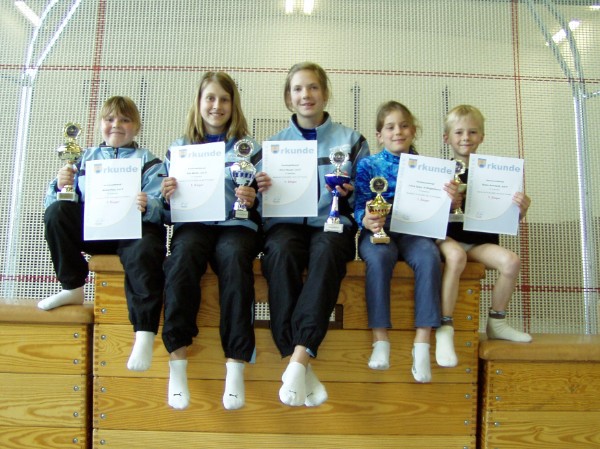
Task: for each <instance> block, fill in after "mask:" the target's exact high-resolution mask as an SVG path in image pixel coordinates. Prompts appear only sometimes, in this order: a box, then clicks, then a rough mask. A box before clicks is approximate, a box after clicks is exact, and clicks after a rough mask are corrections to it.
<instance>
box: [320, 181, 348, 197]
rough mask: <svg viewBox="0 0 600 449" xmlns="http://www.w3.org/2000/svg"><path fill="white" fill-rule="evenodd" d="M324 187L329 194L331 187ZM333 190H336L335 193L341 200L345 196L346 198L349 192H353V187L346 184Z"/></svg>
mask: <svg viewBox="0 0 600 449" xmlns="http://www.w3.org/2000/svg"><path fill="white" fill-rule="evenodd" d="M325 187H327V190H329V191H330V192H331V187H329V185H327V184H325ZM335 190H337V192H338V193H339V194H340V196H341V197H342V198H343V197H345V196H348V194H349V193H350V192H352V191H354V186H353V185H352V184H349V183H346V184H343V185H341V186H335Z"/></svg>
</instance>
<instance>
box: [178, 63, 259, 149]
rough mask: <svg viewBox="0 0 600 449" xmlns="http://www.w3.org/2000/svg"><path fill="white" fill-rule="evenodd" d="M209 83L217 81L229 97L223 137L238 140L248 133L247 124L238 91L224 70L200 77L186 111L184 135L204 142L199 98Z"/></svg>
mask: <svg viewBox="0 0 600 449" xmlns="http://www.w3.org/2000/svg"><path fill="white" fill-rule="evenodd" d="M210 83H217V84H218V85H219V86H221V87H222V88H223V90H224V91H225V92H227V93H228V94H229V96H230V97H231V104H232V108H231V118H230V119H229V122H228V123H227V125H226V127H227V132H226V135H225V138H226V139H227V140H229V139H233V138H235V139H237V140H239V139H241V138H243V137H246V136H247V135H248V124H247V122H246V117H244V112H243V111H242V101H241V99H240V93H239V91H238V88H237V85H236V84H235V81H234V80H233V78H231V76H229V75H228V74H227V73H225V72H206V73H205V74H204V75H203V76H202V78H201V79H200V84H199V86H198V91H197V92H196V96H195V98H194V103H193V104H192V107H191V108H190V111H189V112H188V116H187V121H186V126H185V130H184V135H185V137H186V138H187V139H188V140H189V141H190V142H193V143H200V142H204V139H205V137H206V135H205V132H204V122H203V120H202V114H200V99H201V98H202V92H203V91H204V89H205V88H206V86H208V85H209V84H210Z"/></svg>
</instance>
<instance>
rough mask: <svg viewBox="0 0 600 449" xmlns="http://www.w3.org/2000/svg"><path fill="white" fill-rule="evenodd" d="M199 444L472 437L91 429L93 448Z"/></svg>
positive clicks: (468, 442)
mask: <svg viewBox="0 0 600 449" xmlns="http://www.w3.org/2000/svg"><path fill="white" fill-rule="evenodd" d="M199 441H201V442H202V447H209V448H218V447H223V448H231V447H233V448H236V449H281V448H286V449H308V448H319V449H340V448H344V449H365V448H371V447H377V449H398V448H402V449H423V448H425V447H426V448H427V449H451V448H456V449H464V448H469V449H475V440H474V437H472V436H466V437H464V436H452V435H443V436H434V435H419V436H413V435H378V436H377V440H376V443H375V442H374V437H373V435H364V436H363V435H310V434H294V435H292V434H281V433H279V434H270V435H261V434H248V433H238V434H234V433H210V432H152V431H148V432H144V431H132V430H105V429H100V430H94V445H93V447H94V449H104V448H105V447H119V448H125V447H131V448H137V447H143V448H144V449H164V448H166V447H191V448H194V447H198V442H199Z"/></svg>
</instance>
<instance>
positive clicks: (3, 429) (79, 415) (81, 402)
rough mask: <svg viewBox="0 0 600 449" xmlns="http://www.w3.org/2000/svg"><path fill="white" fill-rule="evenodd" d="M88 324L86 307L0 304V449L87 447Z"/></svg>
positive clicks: (89, 311)
mask: <svg viewBox="0 0 600 449" xmlns="http://www.w3.org/2000/svg"><path fill="white" fill-rule="evenodd" d="M92 322H93V312H92V307H91V305H89V306H66V307H61V308H59V309H56V310H53V311H50V312H45V311H42V310H39V309H38V308H37V304H36V302H34V301H28V300H23V301H16V302H15V301H11V302H8V301H6V300H2V301H0V447H2V448H3V449H12V448H14V449H25V448H57V449H61V448H82V449H83V448H86V447H89V446H88V444H89V443H90V423H91V416H90V413H89V412H90V410H91V360H92V356H91V341H92V337H91V331H92Z"/></svg>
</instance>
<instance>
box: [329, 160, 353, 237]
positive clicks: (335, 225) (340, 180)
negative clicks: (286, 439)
mask: <svg viewBox="0 0 600 449" xmlns="http://www.w3.org/2000/svg"><path fill="white" fill-rule="evenodd" d="M348 158H349V156H348V153H346V152H344V151H342V150H334V151H332V152H331V153H330V154H329V160H330V161H331V164H332V165H333V166H334V167H335V171H334V172H333V173H328V174H326V175H325V182H326V183H327V185H328V186H329V187H330V188H331V195H332V196H333V198H332V201H331V210H330V211H329V217H327V221H326V222H325V226H324V227H323V229H324V231H325V232H339V233H342V232H343V231H344V225H343V224H342V222H341V221H340V211H339V207H338V202H339V197H340V193H339V192H338V191H337V189H336V187H337V186H340V187H341V186H343V185H344V184H348V183H350V176H348V175H347V174H346V173H343V172H342V168H341V167H342V165H343V164H344V163H345V162H346V161H347V160H348Z"/></svg>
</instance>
